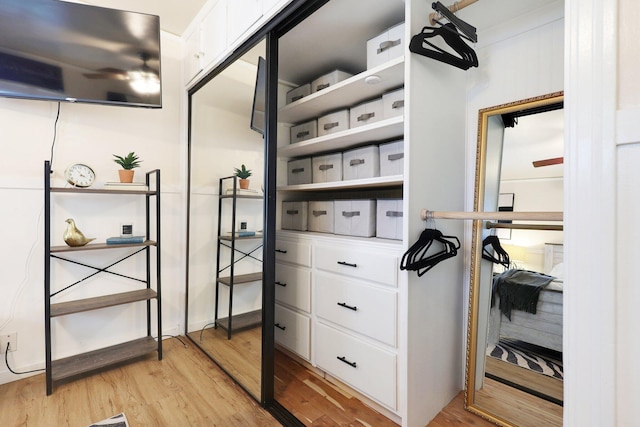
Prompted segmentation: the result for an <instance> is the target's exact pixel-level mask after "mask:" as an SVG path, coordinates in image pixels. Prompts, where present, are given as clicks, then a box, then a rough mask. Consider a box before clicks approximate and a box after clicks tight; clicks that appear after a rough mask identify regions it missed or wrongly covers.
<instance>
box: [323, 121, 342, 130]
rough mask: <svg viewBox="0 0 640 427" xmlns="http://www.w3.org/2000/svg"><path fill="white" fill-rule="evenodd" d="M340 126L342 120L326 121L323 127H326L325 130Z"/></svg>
mask: <svg viewBox="0 0 640 427" xmlns="http://www.w3.org/2000/svg"><path fill="white" fill-rule="evenodd" d="M338 126H340V122H333V123H325V125H324V126H323V128H324V130H330V129H333V128H337V127H338Z"/></svg>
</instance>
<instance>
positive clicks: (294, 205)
mask: <svg viewBox="0 0 640 427" xmlns="http://www.w3.org/2000/svg"><path fill="white" fill-rule="evenodd" d="M308 212H309V202H282V229H283V230H298V231H307V221H308Z"/></svg>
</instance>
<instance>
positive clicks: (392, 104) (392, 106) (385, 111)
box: [382, 88, 404, 119]
mask: <svg viewBox="0 0 640 427" xmlns="http://www.w3.org/2000/svg"><path fill="white" fill-rule="evenodd" d="M403 114H404V88H402V89H398V90H394V91H393V92H387V93H385V94H384V95H382V116H383V117H384V118H385V119H390V118H392V117H397V116H402V115H403Z"/></svg>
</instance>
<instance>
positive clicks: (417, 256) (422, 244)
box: [400, 228, 460, 276]
mask: <svg viewBox="0 0 640 427" xmlns="http://www.w3.org/2000/svg"><path fill="white" fill-rule="evenodd" d="M450 239H453V240H450ZM434 244H435V245H434ZM432 249H433V250H432ZM458 249H460V240H458V238H457V237H455V236H444V235H443V234H442V232H440V230H436V229H433V228H427V229H425V230H424V231H423V232H422V233H420V237H419V238H418V240H417V241H416V242H415V243H414V244H413V245H411V247H410V248H409V249H408V250H407V252H405V253H404V255H403V256H402V260H401V261H400V269H401V270H409V271H416V272H417V274H418V276H422V275H423V274H425V273H426V272H427V271H429V270H431V269H432V268H433V267H435V266H436V264H438V263H440V262H441V261H444V260H445V259H448V258H451V257H454V256H456V255H457V254H458Z"/></svg>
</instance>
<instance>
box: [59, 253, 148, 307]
mask: <svg viewBox="0 0 640 427" xmlns="http://www.w3.org/2000/svg"><path fill="white" fill-rule="evenodd" d="M146 249H147V248H142V249H139V250H137V251H135V252H133V253H131V254H129V255H127V256H126V257H124V258H121V259H119V260H118V261H116V262H114V263H113V264H109V265H108V266H106V267H104V268H99V267H94V266H92V265H89V264H84V263H82V262H79V261H74V260H72V259H68V258H63V257H60V256H57V255H50V256H51V258H57V259H59V260H62V261H66V262H70V263H72V264H77V265H81V266H83V267H87V268H92V269H94V270H97V271H95V272H93V273H91V274H89V275H88V276H86V277H84V278H82V279H80V280H78V281H77V282H74V283H72V284H70V285H69V286H66V287H64V288H62V289H60V290H59V291H56V292H54V293H52V294H51V297H54V296H56V295H58V294H59V293H60V292H62V291H66V290H67V289H69V288H72V287H73V286H75V285H77V284H80V283H82V282H84V281H85V280H87V279H89V278H91V277H93V276H95V275H97V274H100V273H109V274H113V275H115V276H120V277H124V278H125V279H130V280H135V281H137V282H142V283H145V284H146V283H147V281H146V280H142V279H138V278H136V277H131V276H127V275H124V274H120V273H116V272H115V271H109V270H108V269H109V268H111V267H113V266H114V265H116V264H118V263H120V262H122V261H124V260H125V259H127V258H131V257H132V256H134V255H136V254H138V253H140V252H142V251H144V250H146Z"/></svg>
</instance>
